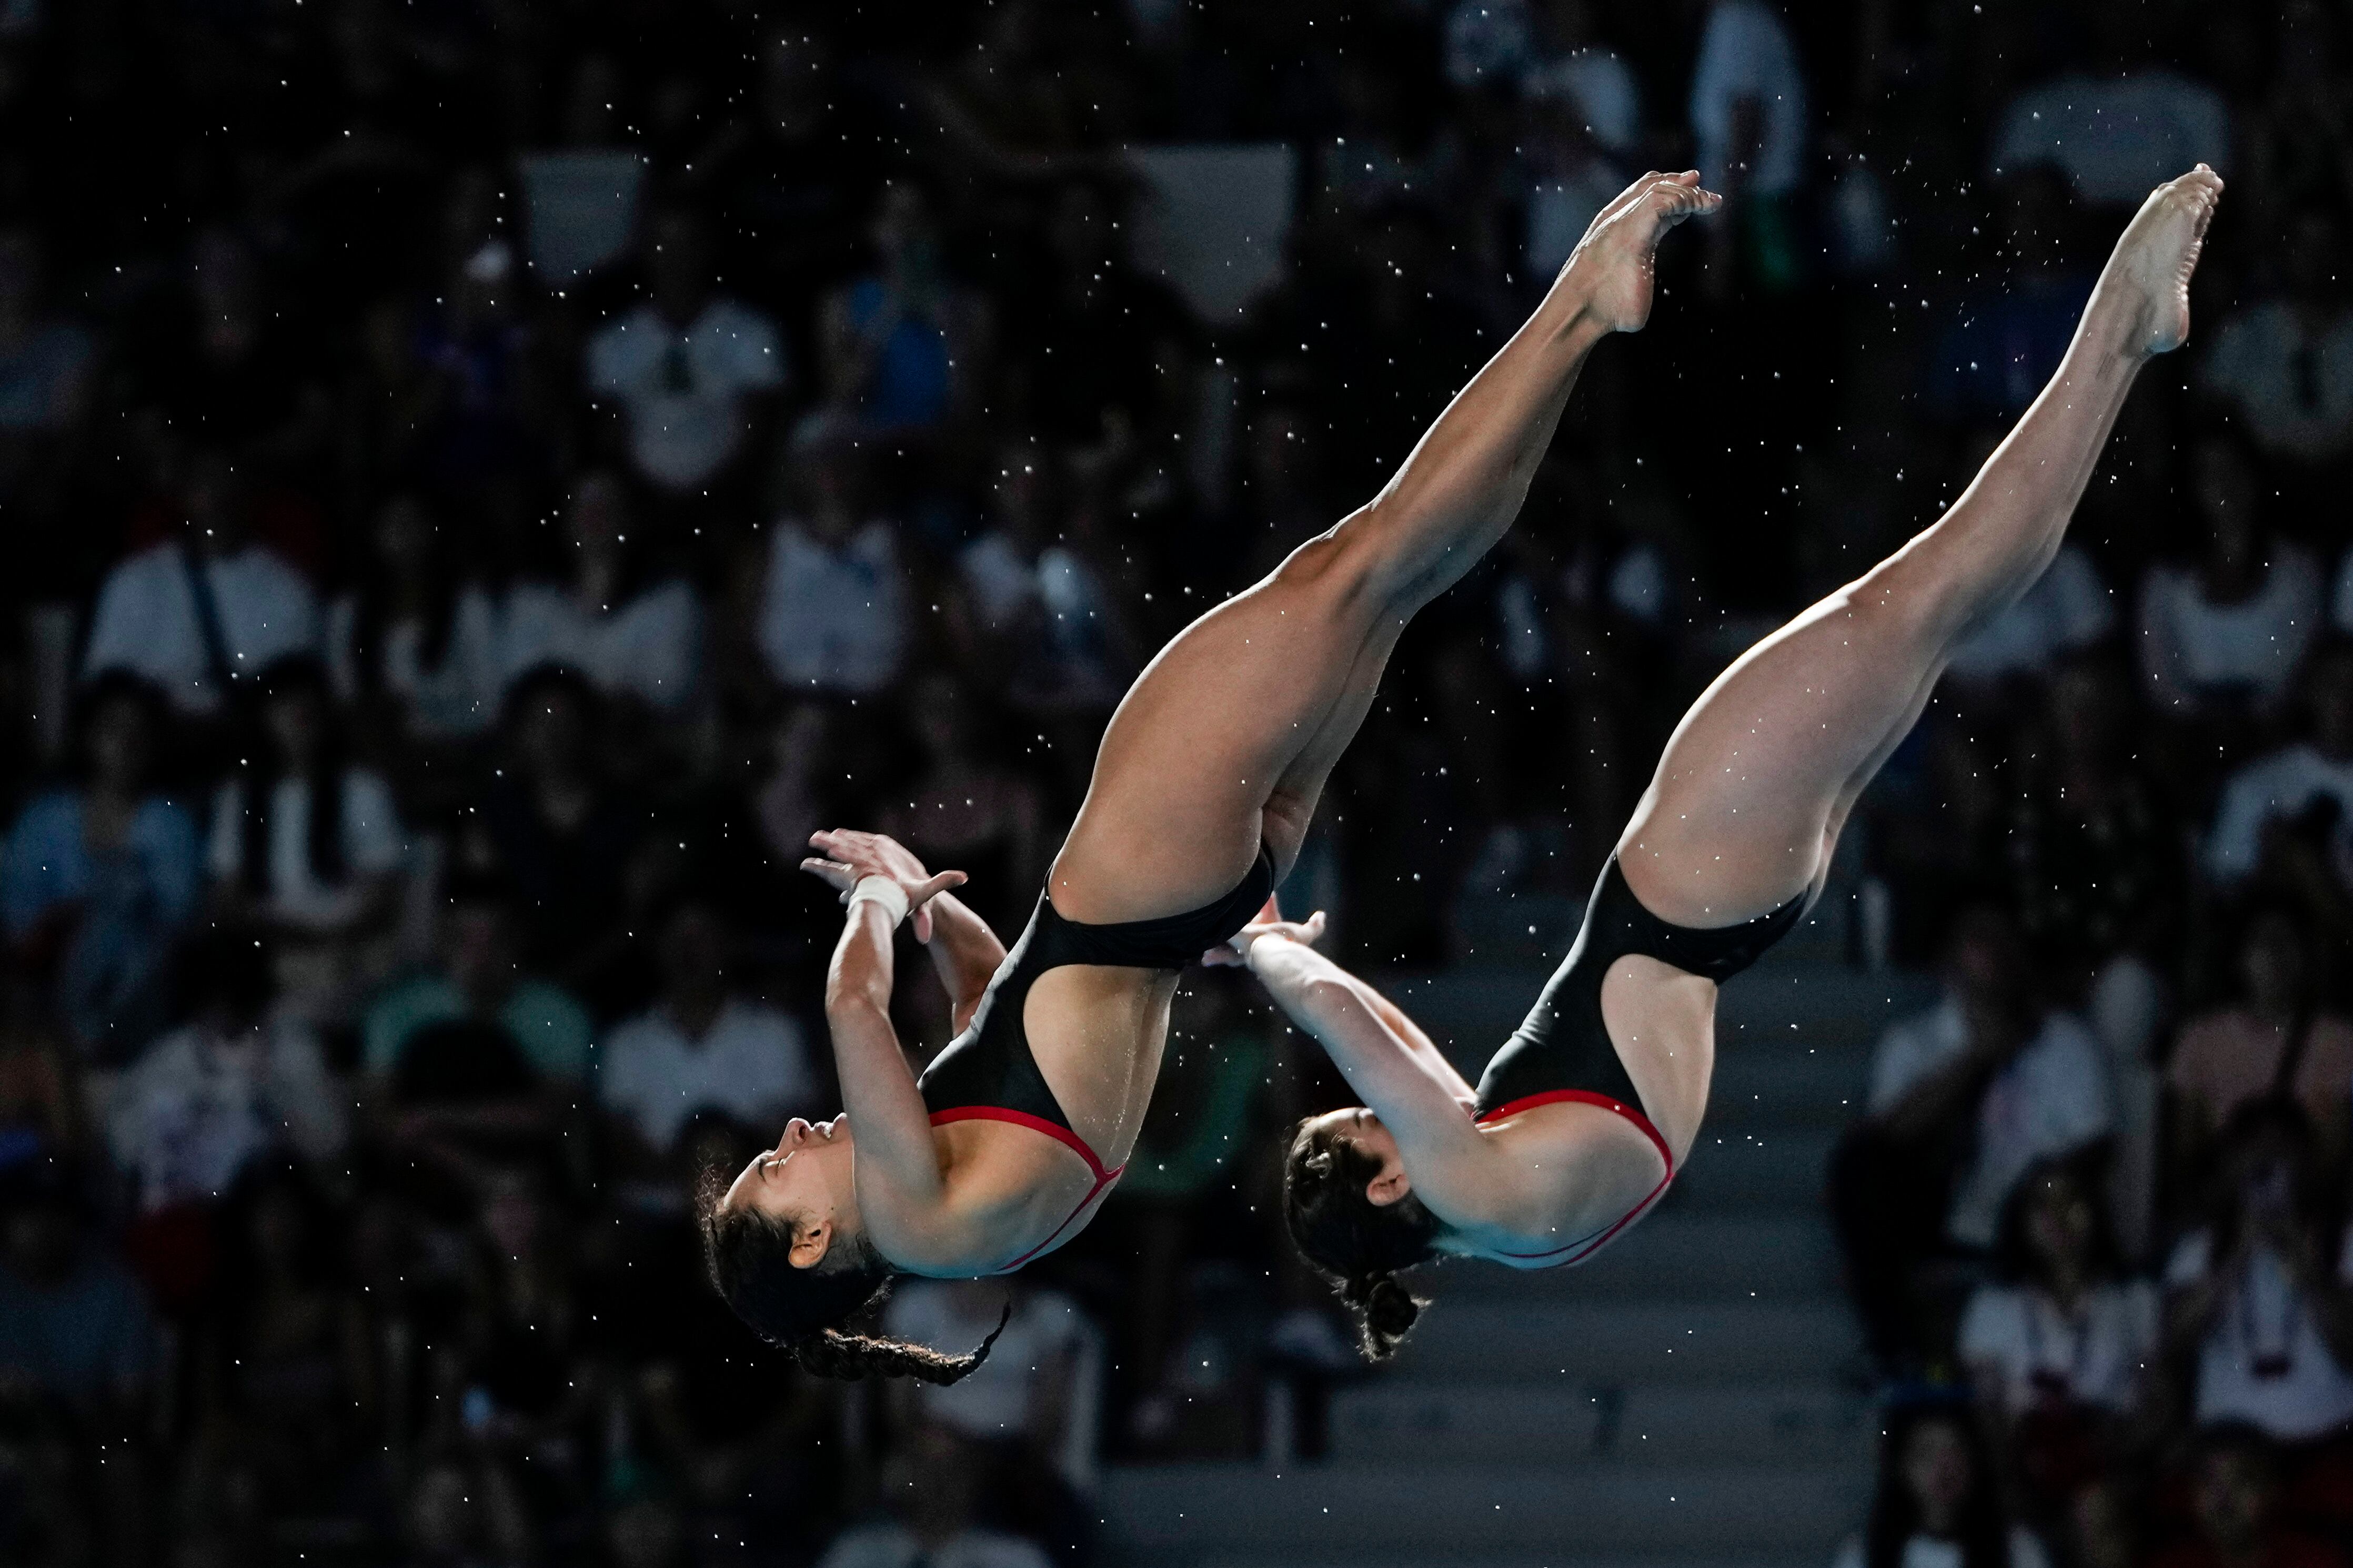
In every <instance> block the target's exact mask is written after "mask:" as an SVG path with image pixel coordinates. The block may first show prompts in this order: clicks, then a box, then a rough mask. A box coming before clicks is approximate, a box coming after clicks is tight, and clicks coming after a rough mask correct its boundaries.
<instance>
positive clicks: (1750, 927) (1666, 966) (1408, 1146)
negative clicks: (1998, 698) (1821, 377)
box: [1208, 164, 2222, 1358]
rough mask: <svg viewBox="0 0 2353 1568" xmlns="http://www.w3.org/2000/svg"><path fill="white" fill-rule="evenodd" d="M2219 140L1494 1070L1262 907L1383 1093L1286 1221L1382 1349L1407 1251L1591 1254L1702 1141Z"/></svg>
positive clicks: (1710, 702) (2033, 550)
mask: <svg viewBox="0 0 2353 1568" xmlns="http://www.w3.org/2000/svg"><path fill="white" fill-rule="evenodd" d="M2221 188H2222V183H2221V180H2219V179H2217V178H2216V177H2215V176H2214V174H2213V173H2212V171H2211V170H2209V169H2207V168H2206V167H2205V165H2203V164H2200V165H2199V167H2198V168H2197V169H2196V170H2195V171H2193V172H2192V173H2190V174H2185V175H2183V176H2182V177H2181V178H2180V179H2178V180H2175V181H2173V182H2171V183H2170V184H2166V185H2162V186H2160V187H2158V190H2157V192H2156V193H2155V194H2154V195H2151V196H2150V197H2149V198H2148V200H2147V203H2146V204H2145V205H2143V206H2142V207H2141V209H2140V212H2139V214H2138V215H2137V216H2135V217H2134V218H2133V220H2132V222H2131V224H2130V225H2129V226H2127V227H2126V230H2125V233H2124V237H2123V238H2121V239H2120V240H2118V241H2117V243H2116V251H2115V253H2114V255H2112V256H2111V257H2110V258H2109V261H2108V265H2107V268H2106V269H2105V271H2103V272H2102V273H2101V275H2100V281H2099V285H2098V287H2097V288H2096V289H2094V290H2093V294H2092V299H2091V302H2090V303H2089V304H2088V305H2087V306H2086V307H2085V308H2084V318H2083V321H2082V322H2081V323H2080V324H2079V325H2078V326H2077V328H2076V330H2075V337H2074V340H2073V342H2072V343H2071V344H2070V345H2069V347H2068V350H2067V353H2066V357H2065V358H2064V360H2063V361H2062V363H2061V364H2060V366H2059V371H2058V374H2056V375H2055V376H2054V377H2053V378H2052V382H2051V384H2050V385H2049V386H2048V387H2046V388H2045V389H2044V390H2043V393H2042V396H2041V397H2039V398H2037V399H2036V400H2035V403H2034V405H2033V406H2032V407H2031V408H2030V409H2029V410H2028V411H2027V412H2026V415H2025V416H2024V417H2023V418H2021V420H2020V421H2019V425H2018V427H2017V428H2016V429H2015V430H2013V431H2011V432H2010V437H2009V439H2007V440H2005V441H2004V442H2003V443H2002V444H2001V446H2000V448H1999V449H1997V450H1996V451H1995V453H1994V455H1993V456H1992V457H1991V458H1989V459H1988V461H1987V463H1986V465H1985V468H1983V469H1982V470H1981V471H1980V472H1979V473H1978V477H1977V479H1976V480H1975V482H1974V483H1972V484H1971V485H1970V486H1969V488H1968V490H1967V491H1965V492H1964V493H1963V494H1962V496H1961V498H1960V500H1957V501H1956V502H1955V503H1954V504H1953V507H1952V510H1949V511H1947V513H1946V514H1945V515H1944V517H1943V518H1941V519H1940V520H1938V521H1937V522H1936V525H1935V526H1934V527H1932V528H1929V529H1928V530H1927V531H1925V532H1923V533H1921V534H1920V535H1919V536H1917V537H1916V538H1915V539H1913V540H1912V541H1911V542H1909V543H1907V544H1906V545H1905V546H1904V548H1903V549H1901V550H1899V551H1897V552H1895V553H1894V555H1893V556H1891V557H1889V558H1888V559H1887V560H1885V561H1883V562H1882V563H1880V564H1879V565H1877V566H1876V567H1874V568H1873V569H1872V570H1871V571H1870V572H1868V573H1866V574H1864V575H1863V576H1862V577H1860V578H1858V579H1856V580H1855V581H1854V582H1852V583H1851V584H1847V585H1846V586H1845V587H1843V588H1841V589H1840V590H1839V591H1838V592H1837V593H1835V594H1832V595H1831V596H1830V597H1829V598H1827V599H1824V600H1822V601H1821V602H1820V604H1818V605H1814V606H1813V607H1812V608H1811V609H1809V610H1807V611H1806V612H1805V613H1804V614H1802V615H1800V616H1799V617H1798V618H1797V619H1796V620H1794V621H1791V622H1790V623H1789V624H1788V626H1784V627H1782V628H1781V629H1780V630H1779V631H1778V632H1776V633H1774V634H1773V635H1772V636H1771V637H1767V638H1766V639H1765V640H1764V641H1762V642H1760V643H1758V644H1757V646H1756V647H1753V648H1751V649H1749V650H1748V652H1746V654H1744V655H1742V656H1741V657H1740V658H1739V659H1737V660H1736V661H1735V662H1734V664H1733V666H1732V668H1729V669H1727V670H1725V672H1724V674H1723V675H1721V676H1719V677H1718V678H1717V679H1716V681H1715V684H1714V685H1713V686H1711V687H1709V688H1708V689H1707V690H1706V691H1705V692H1704V693H1703V694H1702V695H1701V697H1700V699H1699V700H1698V701H1697V702H1696V703H1694V705H1693V706H1692V709H1691V711H1690V712H1688V713H1686V714H1685V715H1684V716H1683V722H1682V723H1681V724H1679V725H1678V726H1677V727H1676V729H1675V732H1674V734H1673V735H1672V737H1671V738H1670V739H1669V740H1668V742H1667V747H1666V752H1665V754H1664V755H1663V756H1662V757H1661V759H1660V761H1659V769H1658V773H1656V774H1655V775H1654V776H1653V778H1652V780H1651V786H1650V789H1649V790H1648V791H1647V792H1646V793H1645V794H1644V795H1643V796H1642V799H1641V803H1640V804H1639V805H1637V806H1636V807H1635V811H1634V817H1633V820H1632V822H1630V824H1628V826H1627V828H1626V831H1625V834H1624V835H1623V837H1620V839H1619V841H1618V847H1617V850H1616V852H1615V853H1614V854H1613V855H1611V856H1610V858H1609V862H1608V864H1607V865H1605V866H1604V867H1603V868H1602V871H1601V877H1600V880H1599V883H1598V884H1597V885H1596V886H1595V888H1594V891H1593V897H1592V900H1591V901H1590V902H1589V903H1588V906H1587V909H1586V915H1585V926H1584V929H1583V930H1582V931H1580V932H1579V933H1578V935H1577V942H1576V944H1575V945H1574V946H1573V947H1572V948H1571V949H1570V951H1569V954H1568V957H1567V961H1566V962H1564V963H1563V964H1562V965H1561V967H1560V970H1559V972H1558V973H1556V974H1555V975H1554V976H1553V979H1552V982H1551V984H1548V985H1547V986H1546V988H1545V992H1544V994H1543V996H1542V997H1541V998H1540V999H1539V1000H1538V1001H1537V1003H1536V1005H1535V1011H1533V1012H1531V1013H1530V1014H1529V1015H1528V1018H1527V1021H1526V1022H1525V1024H1523V1025H1522V1026H1520V1029H1519V1031H1518V1033H1516V1034H1514V1036H1513V1037H1512V1038H1511V1041H1510V1042H1509V1043H1508V1044H1507V1045H1505V1046H1504V1048H1503V1049H1502V1050H1501V1051H1500V1052H1498V1053H1497V1054H1496V1056H1495V1058H1494V1059H1493V1061H1492V1062H1491V1063H1489V1064H1488V1067H1487V1069H1486V1072H1485V1074H1484V1075H1483V1076H1482V1078H1481V1079H1480V1080H1479V1086H1478V1088H1477V1089H1476V1090H1473V1089H1472V1088H1471V1086H1470V1085H1469V1084H1468V1083H1466V1082H1465V1081H1464V1080H1463V1079H1462V1078H1461V1075H1460V1074H1459V1073H1457V1072H1456V1071H1455V1069H1454V1068H1453V1067H1452V1066H1451V1064H1450V1063H1449V1062H1448V1061H1447V1059H1446V1058H1445V1057H1444V1056H1442V1055H1441V1054H1440V1052H1439V1051H1438V1049H1437V1048H1436V1047H1434V1046H1433V1045H1431V1043H1430V1039H1429V1037H1427V1036H1425V1035H1424V1034H1423V1033H1422V1032H1421V1030H1420V1029H1419V1028H1417V1027H1416V1026H1414V1024H1413V1022H1412V1021H1411V1020H1410V1019H1409V1018H1407V1017H1406V1016H1405V1015H1404V1014H1403V1013H1401V1012H1399V1011H1398V1008H1397V1007H1396V1006H1395V1005H1393V1004H1391V1003H1390V1002H1388V1000H1387V999H1386V998H1384V997H1382V996H1381V995H1380V994H1378V993H1377V992H1376V991H1374V990H1373V989H1372V988H1371V987H1370V986H1368V985H1366V984H1365V983H1364V982H1362V981H1360V980H1358V979H1356V977H1354V976H1353V975H1350V974H1348V973H1345V972H1344V971H1342V970H1341V969H1340V968H1339V967H1338V966H1337V965H1335V964H1334V963H1332V962H1331V961H1330V960H1329V959H1326V958H1324V956H1323V955H1322V954H1320V953H1318V952H1315V951H1314V948H1313V946H1312V945H1311V944H1312V942H1314V938H1315V936H1316V935H1317V934H1318V932H1319V931H1321V929H1322V927H1321V924H1320V917H1319V918H1318V919H1317V920H1315V921H1307V922H1305V923H1303V924H1291V923H1286V922H1282V921H1266V922H1261V923H1258V924H1254V925H1251V926H1250V927H1248V928H1246V929H1245V930H1244V931H1242V932H1241V933H1240V934H1239V935H1237V936H1236V937H1235V938H1234V939H1233V941H1232V942H1230V943H1229V944H1228V945H1227V946H1225V947H1222V948H1220V949H1219V950H1218V951H1216V952H1212V953H1210V954H1208V958H1209V961H1210V962H1215V963H1248V964H1249V966H1250V969H1251V970H1252V971H1253V972H1254V973H1257V974H1258V975H1259V976H1260V978H1261V980H1263V981H1264V982H1265V984H1266V986H1267V989H1268V990H1269V991H1270V992H1271V994H1273V996H1274V998H1275V1000H1276V1001H1277V1002H1278V1003H1280V1004H1281V1005H1282V1007H1283V1008H1284V1010H1285V1011H1286V1012H1288V1013H1289V1014H1290V1015H1291V1016H1292V1018H1293V1021H1294V1022H1296V1023H1297V1024H1298V1025H1300V1026H1301V1027H1303V1028H1304V1029H1306V1030H1307V1031H1308V1032H1309V1033H1311V1034H1313V1035H1314V1036H1315V1037H1316V1038H1317V1039H1318V1040H1320V1041H1322V1042H1323V1044H1324V1047H1325V1048H1326V1049H1327V1050H1328V1051H1329V1052H1330V1053H1331V1055H1332V1058H1333V1060H1334V1061H1335V1063H1336V1064H1337V1066H1338V1067H1339V1068H1340V1071H1341V1073H1342V1075H1343V1076H1344V1077H1345V1078H1346V1079H1347V1080H1348V1083H1349V1085H1350V1087H1351V1088H1353V1089H1355V1090H1356V1092H1357V1093H1358V1094H1360V1095H1362V1096H1363V1097H1364V1099H1365V1101H1366V1104H1365V1105H1363V1106H1357V1107H1351V1108H1349V1109H1347V1110H1335V1111H1332V1112H1329V1113H1328V1114H1326V1115H1323V1116H1318V1117H1312V1118H1310V1119H1309V1120H1307V1121H1304V1122H1303V1123H1302V1124H1301V1125H1300V1126H1299V1128H1298V1129H1297V1130H1296V1131H1295V1132H1294V1133H1293V1139H1292V1142H1291V1145H1290V1148H1289V1150H1288V1151H1287V1154H1286V1163H1285V1175H1286V1193H1285V1218H1286V1220H1287V1221H1288V1223H1289V1226H1290V1229H1291V1234H1292V1237H1293V1240H1294V1241H1295V1242H1297V1243H1298V1245H1299V1247H1300V1249H1301V1251H1302V1252H1303V1253H1304V1254H1305V1255H1306V1257H1307V1258H1308V1259H1309V1261H1311V1262H1312V1263H1314V1264H1315V1265H1316V1266H1317V1267H1318V1268H1321V1269H1323V1270H1324V1272H1325V1273H1326V1274H1327V1275H1328V1276H1330V1277H1331V1279H1333V1280H1334V1282H1335V1285H1336V1286H1337V1288H1338V1289H1339V1290H1340V1291H1341V1293H1342V1294H1343V1295H1344V1296H1345V1298H1346V1299H1347V1300H1349V1301H1350V1302H1351V1303H1352V1304H1353V1305H1354V1306H1355V1307H1356V1309H1357V1310H1358V1314H1359V1318H1360V1326H1361V1330H1362V1334H1361V1338H1362V1342H1363V1345H1364V1348H1365V1351H1366V1353H1367V1354H1369V1355H1371V1356H1373V1357H1375V1358H1379V1357H1381V1356H1385V1355H1387V1354H1388V1352H1390V1351H1391V1350H1392V1349H1394V1348H1395V1346H1396V1344H1397V1343H1398V1340H1399V1339H1400V1338H1402V1337H1403V1335H1404V1334H1405V1332H1406V1331H1407V1330H1408V1329H1409V1328H1410V1327H1411V1326H1412V1324H1413V1321H1414V1318H1415V1316H1416V1314H1417V1313H1418V1312H1419V1310H1420V1308H1421V1306H1422V1305H1423V1303H1422V1302H1420V1301H1419V1300H1416V1299H1415V1297H1414V1296H1413V1295H1412V1294H1411V1292H1410V1291H1409V1290H1408V1289H1407V1288H1406V1287H1405V1285H1404V1284H1403V1283H1402V1282H1401V1281H1400V1280H1399V1279H1398V1278H1397V1276H1398V1271H1399V1270H1401V1269H1405V1268H1410V1267H1412V1266H1413V1265H1415V1264H1417V1263H1420V1262H1424V1261H1427V1260H1429V1259H1431V1258H1437V1257H1440V1256H1441V1255H1444V1254H1456V1255H1462V1256H1469V1257H1476V1258H1491V1259H1493V1260H1495V1261H1497V1262H1500V1263H1504V1264H1507V1265H1510V1266H1512V1267H1514V1268H1551V1267H1554V1266H1556V1265H1559V1264H1564V1263H1577V1262H1581V1261H1583V1260H1584V1259H1585V1258H1590V1257H1591V1256H1592V1255H1593V1254H1594V1253H1595V1252H1596V1251H1598V1250H1599V1249H1600V1248H1601V1247H1603V1246H1604V1245H1606V1244H1607V1243H1608V1242H1609V1240H1610V1239H1611V1238H1613V1237H1617V1236H1619V1235H1620V1234H1621V1233H1623V1232H1624V1230H1625V1229H1626V1227H1627V1226H1630V1225H1631V1224H1632V1223H1633V1222H1634V1221H1635V1220H1636V1219H1637V1218H1639V1217H1640V1216H1641V1215H1642V1214H1643V1213H1644V1212H1645V1211H1647V1210H1648V1209H1649V1208H1650V1206H1651V1205H1652V1204H1654V1203H1655V1202H1657V1200H1658V1198H1659V1196H1660V1194H1662V1193H1663V1192H1664V1191H1665V1190H1666V1187H1667V1184H1668V1183H1669V1182H1670V1181H1672V1179H1673V1176H1674V1173H1675V1172H1676V1170H1677V1169H1678V1167H1680V1165H1681V1164H1682V1163H1683V1159H1684V1158H1685V1156H1686V1155H1688V1154H1689V1152H1690V1151H1691V1147H1692V1143H1693V1141H1694V1139H1695V1138H1696V1137H1697V1135H1698V1132H1699V1126H1700V1118H1701V1115H1702V1113H1703V1112H1704V1110H1705V1109H1706V1105H1707V1091H1708V1082H1709V1079H1710V1077H1711V1075H1712V1073H1713V1070H1714V1067H1715V994H1716V987H1717V985H1718V984H1721V983H1722V982H1723V981H1725V980H1726V979H1729V978H1730V977H1731V976H1732V975H1734V974H1736V973H1739V972H1740V971H1741V970H1743V969H1745V968H1746V967H1747V966H1748V965H1749V964H1751V963H1755V962H1756V960H1757V957H1758V955H1759V954H1761V953H1762V952H1764V951H1765V949H1766V948H1767V947H1768V946H1770V945H1771V944H1772V943H1773V942H1776V941H1777V940H1778V939H1779V938H1780V937H1781V936H1782V935H1784V934H1785V933H1786V932H1787V931H1788V930H1789V929H1790V927H1792V926H1793V925H1795V924H1796V923H1797V921H1799V919H1800V918H1801V917H1802V916H1803V914H1804V911H1805V909H1806V906H1807V905H1808V904H1809V903H1810V901H1811V900H1813V899H1814V898H1816V897H1818V896H1819V895H1820V891H1821V885H1822V879H1823V878H1824V877H1825V876H1826V875H1827V873H1828V869H1829V866H1830V860H1831V850H1832V848H1833V847H1835V846H1836V844H1837V842H1838V836H1839V831H1840V829H1841V827H1842V826H1845V823H1846V818H1847V814H1848V813H1849V811H1851V810H1852V807H1853V805H1854V802H1855V799H1856V797H1857V796H1858V795H1861V793H1862V788H1863V785H1864V784H1868V783H1869V782H1870V780H1871V777H1872V775H1873V773H1877V772H1878V770H1879V766H1880V764H1881V763H1883V762H1885V761H1886V760H1887V756H1888V754H1889V753H1890V752H1893V751H1894V748H1895V746H1896V744H1897V742H1900V741H1902V740H1903V738H1904V736H1905V733H1906V732H1907V731H1909V730H1910V729H1911V728H1912V724H1913V721H1915V720H1916V719H1917V718H1918V717H1919V716H1920V710H1921V709H1922V708H1923V707H1924V706H1925V705H1926V702H1927V700H1928V693H1929V691H1930V689H1932V688H1933V687H1934V686H1935V685H1936V678H1937V676H1938V674H1939V673H1940V672H1941V671H1942V670H1943V668H1944V666H1945V659H1946V656H1947V654H1948V653H1949V652H1950V651H1951V649H1952V648H1953V647H1954V645H1955V644H1957V642H1959V641H1960V640H1961V639H1962V638H1963V637H1967V636H1968V635H1969V634H1970V633H1971V632H1972V631H1973V630H1975V629H1976V628H1977V627H1978V626H1981V625H1982V624H1983V623H1984V622H1985V620H1986V619H1987V618H1988V617H1989V616H1993V615H1995V614H1998V613H1999V612H2000V610H2002V609H2003V608H2005V607H2006V606H2007V605H2010V604H2011V603H2012V602H2014V601H2015V600H2016V599H2017V598H2018V597H2019V595H2021V594H2023V593H2025V592H2026V590H2027V589H2028V588H2029V587H2030V586H2031V585H2032V584H2033V583H2034V580H2035V579H2036V578H2037V577H2039V576H2041V575H2042V571H2043V569H2044V568H2045V567H2046V566H2048V565H2049V564H2050V563H2051V560H2052V556H2053V555H2054V554H2056V553H2057V552H2058V549H2059V542H2060V540H2061V539H2062V537H2063V535H2064V534H2065V532H2066V529H2067V520H2068V518H2069V516H2070V515H2071V514H2072V513H2073V510H2074V508H2075V503H2076V501H2077V500H2078V499H2079V498H2080V497H2081V496H2082V494H2083V491H2084V484H2085V482H2086V481H2087V480H2088V479H2090V477H2091V473H2092V468H2093V465H2094V462H2095V461H2096V460H2097V458H2098V457H2099V453H2100V448H2101V447H2102V445H2103V444H2104V443H2105V440H2106V438H2107V433H2108V428H2109V426H2111V425H2112V424H2113V423H2114V422H2115V419H2116V413H2117V411H2118V409H2120V408H2121V407H2122V406H2123V405H2124V400H2125V395H2126V393H2127V392H2129V391H2130V390H2131V387H2132V384H2133V379H2134V376H2135V374H2137V372H2138V370H2139V368H2140V366H2141V365H2142V364H2144V363H2147V360H2148V359H2149V358H2150V357H2151V356H2153V355H2155V354H2159V353H2165V352H2167V351H2168V350H2169V349H2172V348H2174V347H2177V346H2178V345H2179V343H2180V342H2181V341H2182V339H2183V338H2184V337H2185V336H2186V335H2187V334H2188V332H2189V274H2190V271H2191V269H2192V268H2195V267H2196V265H2197V261H2198V251H2199V247H2200V243H2201V241H2202V239H2203V237H2204V235H2205V232H2206V224H2207V220H2208V219H2209V218H2210V217H2211V216H2212V214H2213V211H2214V205H2215V203H2216V201H2217V200H2218V199H2219V198H2220V196H2221Z"/></svg>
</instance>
